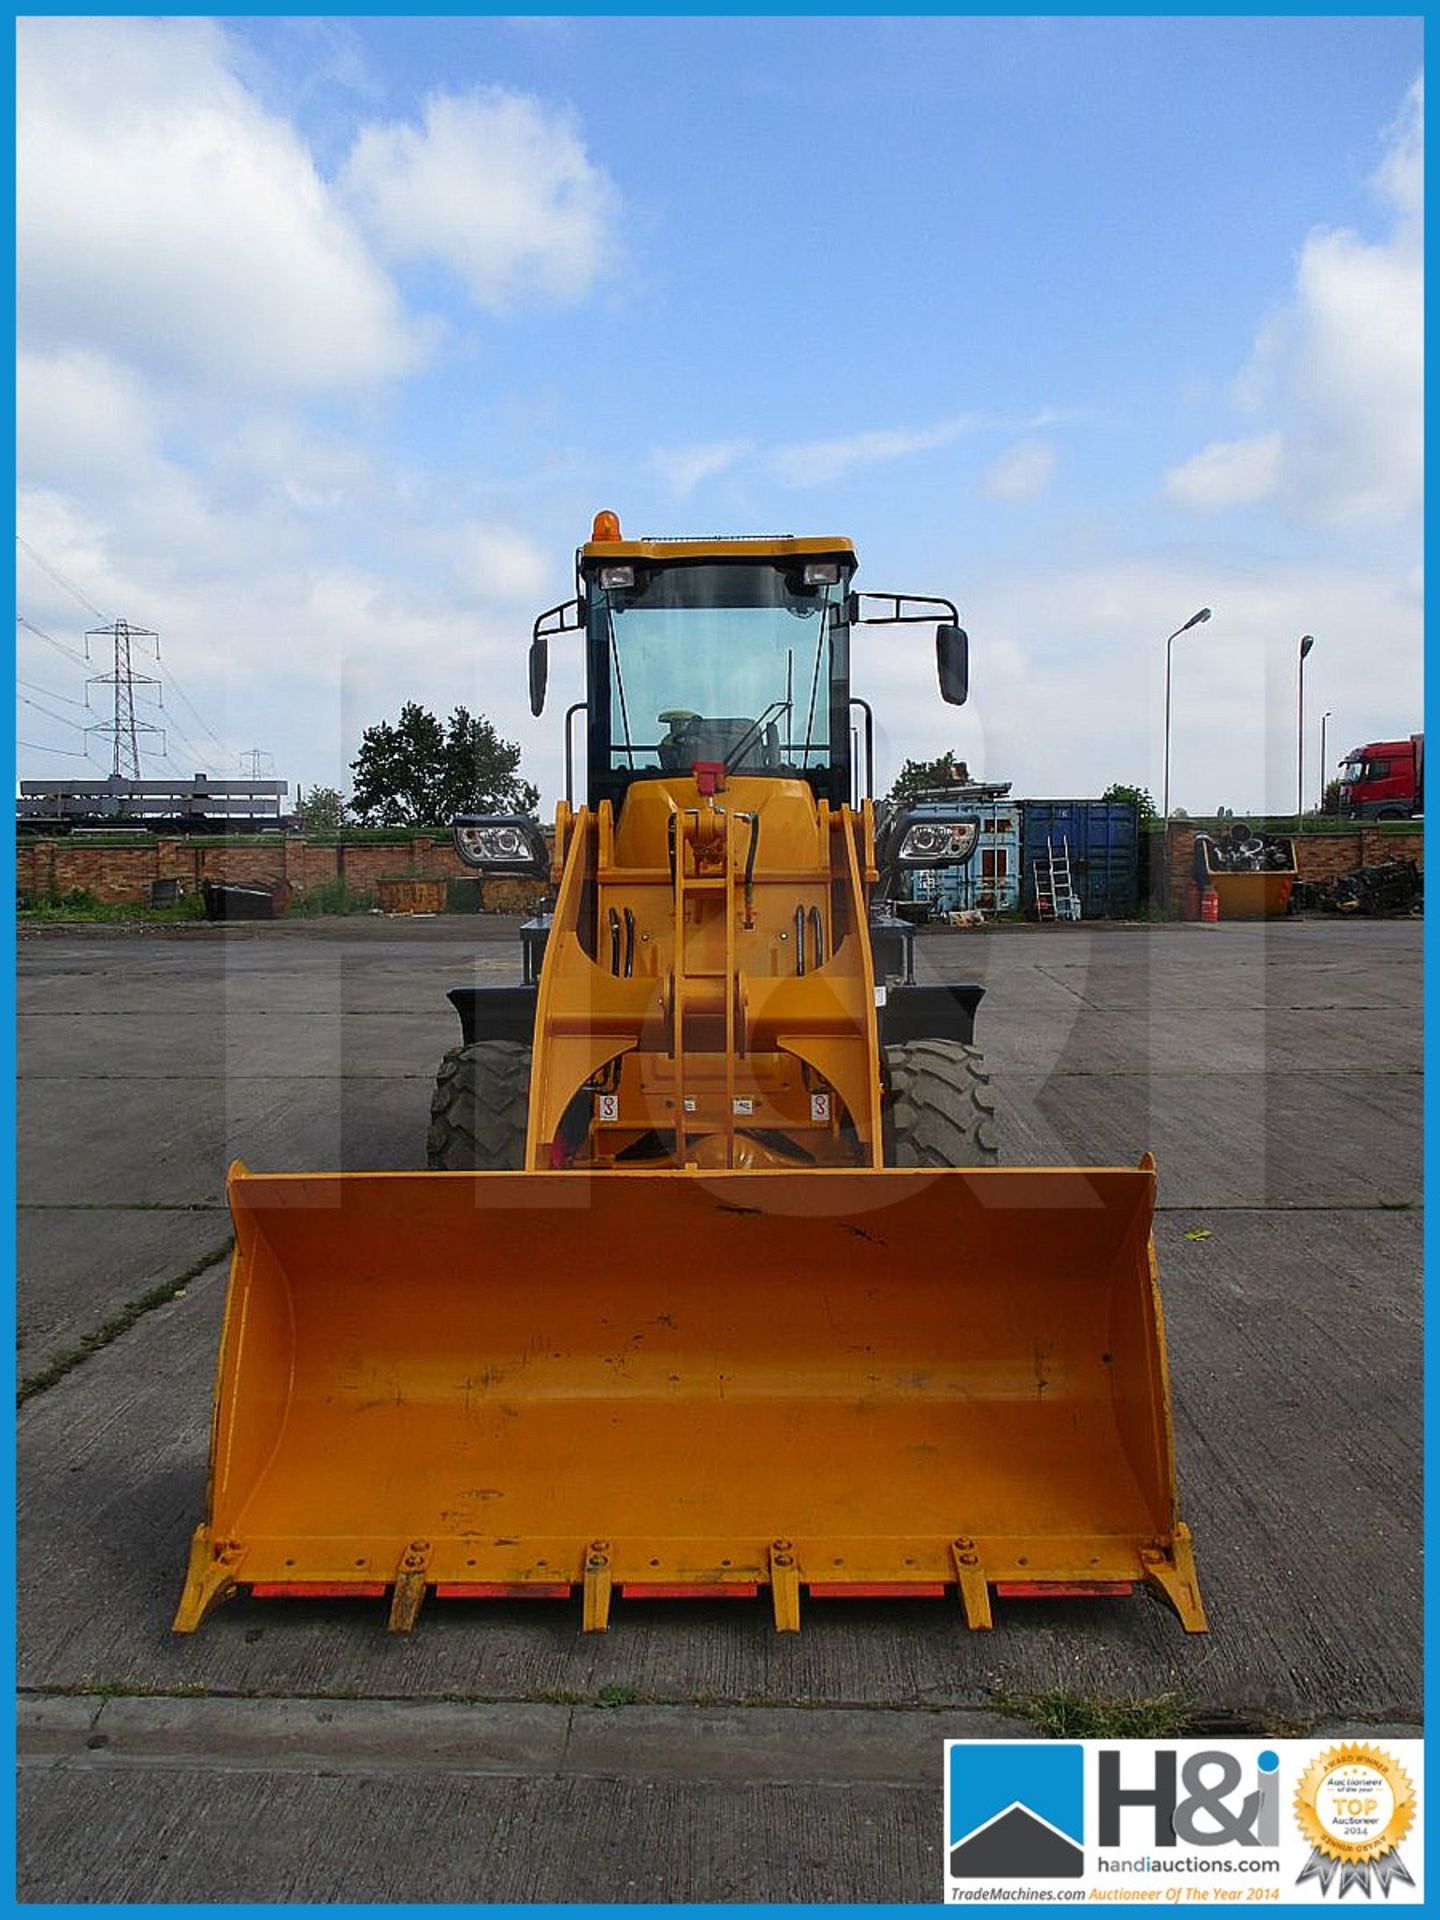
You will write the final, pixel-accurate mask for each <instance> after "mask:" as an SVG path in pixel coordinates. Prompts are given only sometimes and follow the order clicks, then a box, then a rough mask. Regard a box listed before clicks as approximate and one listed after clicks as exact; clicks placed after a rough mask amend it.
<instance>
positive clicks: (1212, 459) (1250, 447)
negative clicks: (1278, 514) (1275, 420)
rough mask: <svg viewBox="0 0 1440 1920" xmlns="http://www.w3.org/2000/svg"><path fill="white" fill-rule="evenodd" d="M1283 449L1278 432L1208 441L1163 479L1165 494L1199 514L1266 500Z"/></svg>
mask: <svg viewBox="0 0 1440 1920" xmlns="http://www.w3.org/2000/svg"><path fill="white" fill-rule="evenodd" d="M1283 452H1284V449H1283V446H1282V444H1281V439H1280V435H1279V434H1278V433H1261V434H1256V435H1255V436H1254V437H1253V438H1252V439H1249V440H1212V441H1211V443H1210V445H1209V446H1208V447H1202V448H1201V450H1200V452H1199V453H1197V454H1192V455H1191V457H1190V459H1188V460H1186V461H1185V462H1184V463H1183V464H1182V465H1181V466H1178V467H1174V468H1172V469H1171V471H1170V472H1169V473H1167V474H1166V476H1165V491H1166V493H1168V494H1169V495H1170V497H1171V499H1172V500H1178V501H1179V502H1180V503H1181V505H1182V506H1186V507H1194V508H1195V509H1196V510H1197V512H1200V513H1217V512H1219V511H1221V510H1222V509H1223V508H1225V507H1244V506H1253V505H1254V503H1255V502H1256V501H1257V500H1268V499H1269V497H1270V495H1271V494H1273V493H1274V491H1275V489H1276V487H1277V485H1278V484H1279V480H1280V463H1281V459H1282V456H1283Z"/></svg>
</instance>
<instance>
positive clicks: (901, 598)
mask: <svg viewBox="0 0 1440 1920" xmlns="http://www.w3.org/2000/svg"><path fill="white" fill-rule="evenodd" d="M865 600H883V601H885V602H887V603H888V605H889V606H890V608H891V609H892V611H890V612H889V613H861V611H860V606H861V603H862V602H863V601H865ZM906 605H908V606H912V607H940V608H942V609H943V610H944V611H945V612H946V613H947V614H948V615H949V616H950V625H951V626H953V627H958V626H959V624H960V610H959V608H958V607H957V606H956V605H955V602H954V601H953V600H942V599H939V598H938V597H936V596H934V595H931V594H928V593H869V592H866V593H852V594H851V596H850V608H849V612H850V624H851V625H852V626H859V627H925V626H930V625H932V624H933V622H934V621H935V619H936V615H935V614H933V613H902V612H901V611H900V609H901V607H902V606H906Z"/></svg>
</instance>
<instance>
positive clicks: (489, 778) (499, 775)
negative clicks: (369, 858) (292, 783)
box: [350, 700, 540, 827]
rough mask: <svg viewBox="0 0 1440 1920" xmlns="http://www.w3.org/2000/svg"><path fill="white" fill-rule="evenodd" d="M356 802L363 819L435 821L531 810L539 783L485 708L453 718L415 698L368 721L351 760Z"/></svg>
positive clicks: (387, 823) (395, 823)
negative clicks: (523, 773) (523, 774)
mask: <svg viewBox="0 0 1440 1920" xmlns="http://www.w3.org/2000/svg"><path fill="white" fill-rule="evenodd" d="M350 768H351V772H352V773H353V774H354V775H355V784H354V792H353V793H352V795H351V800H350V804H351V809H352V811H353V813H354V815H355V818H356V819H357V820H358V821H359V822H360V824H361V825H362V826H367V827H403V826H412V827H426V826H428V827H438V826H445V825H447V824H448V823H449V822H450V821H451V820H453V819H454V818H455V816H456V814H458V813H533V812H534V811H535V808H536V806H537V805H538V804H539V800H540V789H539V788H538V787H536V786H534V785H533V784H532V783H531V782H530V781H528V780H522V779H521V778H520V749H519V747H518V746H517V745H516V744H515V742H514V741H513V740H502V739H501V738H500V736H499V734H498V733H496V731H495V728H494V727H493V725H492V724H491V723H490V721H488V720H487V719H485V718H484V716H483V715H480V714H471V713H469V712H467V711H466V709H465V708H464V707H456V709H455V711H454V712H453V713H452V714H451V716H450V718H449V720H448V722H441V721H440V720H439V719H437V718H436V716H435V715H434V714H433V713H429V712H427V711H426V709H425V708H424V707H422V706H420V705H419V703H418V702H416V701H414V700H407V701H406V703H405V705H404V706H403V707H402V708H401V709H400V718H399V720H398V721H397V723H396V724H395V725H394V726H391V725H390V724H389V722H388V721H381V722H380V723H379V725H377V726H373V727H367V728H366V729H365V732H364V734H363V735H362V736H361V740H360V752H359V754H358V755H357V756H356V758H355V759H354V760H353V761H352V762H351V763H350Z"/></svg>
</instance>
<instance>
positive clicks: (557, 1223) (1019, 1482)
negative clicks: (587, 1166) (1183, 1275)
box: [175, 1167, 1204, 1630]
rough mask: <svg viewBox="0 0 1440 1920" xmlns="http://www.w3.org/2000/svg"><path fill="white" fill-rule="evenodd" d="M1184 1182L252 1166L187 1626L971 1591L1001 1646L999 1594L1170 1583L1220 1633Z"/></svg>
mask: <svg viewBox="0 0 1440 1920" xmlns="http://www.w3.org/2000/svg"><path fill="white" fill-rule="evenodd" d="M1154 1186H1155V1177H1154V1173H1153V1170H1152V1169H1150V1168H1149V1167H1142V1168H1140V1169H1126V1168H1096V1169H1091V1170H1086V1171H1080V1170H1077V1169H1073V1168H1072V1169H1048V1168H1047V1169H1030V1168H1024V1169H1009V1168H1005V1169H985V1170H964V1169H959V1170H954V1171H944V1172H936V1173H929V1172H925V1173H920V1172H905V1171H902V1170H899V1169H887V1170H883V1171H871V1170H859V1171H843V1170H825V1169H820V1170H806V1171H804V1172H789V1171H785V1172H781V1171H770V1172H760V1173H743V1172H733V1171H724V1170H717V1171H714V1172H689V1173H687V1172H683V1171H676V1170H664V1171H658V1172H633V1173H621V1174H614V1173H594V1174H589V1175H587V1174H575V1173H529V1172H526V1173H518V1174H505V1173H478V1174H463V1173H431V1174H423V1173H417V1174H409V1173H393V1174H386V1173H375V1174H360V1175H355V1174H329V1175H305V1174H282V1175H273V1176H265V1175H257V1174H251V1173H247V1172H246V1171H245V1170H244V1169H243V1168H239V1167H237V1168H236V1169H235V1170H234V1172H233V1173H232V1176H231V1184H230V1200H231V1206H232V1209H233V1211H234V1216H235V1225H236V1233H237V1248H236V1253H235V1263H234V1271H233V1275H232V1279H231V1288H230V1298H229V1302H228V1307H227V1313H226V1325H225V1333H224V1339H223V1344H222V1353H221V1361H220V1381H219V1392H218V1396H217V1412H216V1421H215V1432H214V1456H213V1468H212V1475H213V1477H212V1484H211V1490H210V1518H209V1521H208V1523H207V1524H206V1525H205V1526H204V1527H202V1528H201V1529H200V1530H199V1532H198V1533H197V1535H196V1537H195V1543H194V1548H193V1554H192V1561H191V1569H190V1578H189V1581H188V1584H187V1587H186V1591H185V1597H184V1600H183V1601H182V1604H181V1608H180V1612H179V1615H178V1616H177V1619H176V1623H175V1624H176V1626H177V1627H178V1628H180V1629H181V1630H188V1629H191V1628H194V1627H195V1626H197V1625H198V1624H199V1622H200V1620H201V1618H202V1617H203V1615H204V1613H205V1611H206V1610H207V1608H208V1607H209V1605H210V1604H211V1603H212V1602H214V1601H215V1600H217V1599H219V1598H220V1597H222V1595H223V1594H224V1593H225V1592H227V1591H228V1590H229V1589H230V1588H232V1587H233V1586H235V1585H237V1584H245V1585H250V1584H256V1585H259V1586H260V1587H261V1588H262V1589H263V1588H264V1587H265V1586H267V1585H271V1584H273V1585H277V1586H282V1587H285V1586H295V1585H299V1586H302V1587H303V1586H305V1585H306V1584H309V1583H314V1584H318V1585H319V1586H320V1587H322V1588H325V1589H340V1590H344V1589H345V1588H347V1587H348V1588H353V1589H356V1590H359V1591H362V1592H364V1591H367V1590H370V1591H374V1590H377V1589H378V1588H380V1587H382V1586H383V1587H389V1588H391V1589H392V1591H393V1592H394V1595H395V1599H394V1601H393V1602H392V1618H393V1617H394V1614H393V1609H394V1608H395V1607H398V1608H399V1609H400V1612H401V1615H402V1617H401V1618H400V1620H399V1621H398V1622H397V1624H400V1625H407V1624H408V1623H409V1622H408V1618H406V1617H404V1616H405V1615H406V1613H407V1599H406V1596H407V1594H411V1593H412V1590H413V1588H414V1587H415V1586H420V1587H422V1588H423V1587H424V1586H427V1585H434V1586H437V1587H438V1588H439V1589H440V1590H441V1591H442V1592H444V1591H445V1590H446V1589H447V1588H450V1589H459V1590H461V1591H462V1592H463V1591H464V1590H465V1589H467V1588H468V1589H472V1590H478V1591H481V1592H484V1591H487V1590H495V1589H499V1590H502V1591H506V1590H510V1589H517V1590H526V1589H528V1590H531V1591H536V1592H546V1591H548V1592H552V1593H553V1592H554V1591H555V1590H556V1589H557V1588H567V1589H568V1588H579V1589H580V1590H582V1591H583V1592H584V1593H585V1595H586V1612H587V1624H588V1625H589V1626H591V1627H601V1626H603V1625H604V1624H605V1621H606V1615H607V1612H608V1600H609V1595H610V1593H611V1591H612V1590H613V1589H614V1588H616V1587H619V1588H624V1587H626V1586H629V1587H632V1588H634V1587H638V1588H640V1589H642V1590H643V1589H645V1588H647V1587H660V1588H681V1589H686V1588H690V1589H698V1590H702V1591H708V1590H711V1589H715V1588H725V1587H733V1588H736V1589H740V1590H743V1589H746V1588H753V1587H756V1586H759V1585H767V1586H770V1587H771V1589H772V1598H773V1600H774V1605H775V1611H776V1621H777V1625H779V1626H782V1627H788V1626H796V1625H798V1624H799V1614H798V1607H799V1596H800V1592H801V1591H802V1589H803V1588H804V1587H813V1588H819V1589H822V1590H823V1589H824V1588H825V1587H827V1586H836V1587H841V1588H844V1587H847V1586H857V1585H858V1586H862V1587H863V1586H875V1585H881V1586H884V1587H894V1588H900V1589H904V1588H906V1587H912V1588H914V1589H915V1590H916V1591H923V1590H924V1589H925V1588H926V1587H929V1586H933V1585H937V1584H944V1585H946V1586H950V1587H954V1588H955V1589H956V1590H957V1592H958V1595H959V1598H960V1601H961V1604H962V1605H963V1609H964V1613H965V1616H966V1617H967V1618H968V1620H969V1623H970V1625H972V1626H976V1627H983V1626H988V1625H989V1624H990V1607H989V1598H988V1593H987V1585H988V1584H993V1583H995V1582H997V1581H998V1582H1002V1583H1003V1582H1008V1581H1013V1582H1020V1583H1028V1582H1040V1583H1049V1582H1054V1583H1061V1584H1069V1583H1080V1584H1082V1585H1088V1584H1090V1583H1095V1582H1115V1581H1136V1580H1149V1581H1152V1582H1154V1583H1156V1584H1157V1585H1158V1586H1159V1587H1160V1588H1162V1589H1163V1591H1164V1592H1165V1593H1166V1594H1168V1596H1169V1597H1170V1599H1171V1600H1172V1601H1173V1602H1174V1604H1175V1605H1176V1607H1177V1608H1178V1610H1179V1611H1180V1614H1181V1618H1182V1619H1183V1620H1184V1622H1185V1625H1186V1626H1187V1627H1190V1628H1193V1629H1198V1628H1200V1627H1202V1626H1203V1625H1204V1616H1203V1613H1202V1611H1201V1607H1200V1600H1199V1595H1198V1592H1197V1589H1196V1586H1195V1579H1194V1573H1193V1568H1192V1566H1191V1562H1190V1555H1189V1545H1188V1539H1187V1536H1186V1533H1185V1530H1184V1528H1183V1527H1181V1526H1180V1525H1179V1524H1178V1523H1177V1519H1176V1514H1175V1504H1174V1491H1173V1488H1174V1468H1173V1460H1172V1451H1171V1435H1170V1418H1169V1403H1168V1392H1167V1387H1166V1378H1165V1363H1164V1348H1163V1338H1162V1332H1161V1320H1160V1302H1159V1295H1158V1291H1157V1288H1156V1285H1155V1275H1154V1268H1153V1261H1152V1255H1151V1251H1150V1217H1151V1209H1152V1205H1153V1198H1154ZM782 1562H783V1563H784V1564H780V1565H779V1571H780V1575H781V1577H780V1578H779V1579H778V1581H777V1579H776V1568H777V1564H779V1563H782ZM787 1566H788V1567H789V1568H790V1569H793V1576H794V1577H793V1579H790V1578H786V1577H785V1576H786V1568H787ZM407 1575H408V1576H410V1580H409V1586H407ZM412 1597H413V1596H412Z"/></svg>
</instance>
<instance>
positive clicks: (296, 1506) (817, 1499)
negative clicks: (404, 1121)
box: [175, 542, 1204, 1631]
mask: <svg viewBox="0 0 1440 1920" xmlns="http://www.w3.org/2000/svg"><path fill="white" fill-rule="evenodd" d="M823 544H824V545H826V546H827V548H832V549H833V546H834V543H833V542H830V543H823ZM709 785H713V786H714V790H713V791H706V790H704V789H705V788H706V787H707V786H709ZM874 877H875V875H874V849H873V821H872V818H871V813H870V808H869V804H868V802H867V803H865V804H864V805H863V806H861V807H860V808H858V809H852V808H849V807H838V808H831V807H830V806H828V805H827V804H825V803H824V802H823V801H817V800H816V798H815V797H814V795H813V794H812V792H811V790H810V787H809V786H808V785H807V784H806V783H805V782H804V781H801V780H798V779H787V778H779V777H775V778H771V777H760V776H755V777H745V776H742V775H733V776H731V777H730V778H728V779H726V778H724V777H723V775H722V776H721V777H720V778H719V779H718V781H712V780H706V779H704V778H700V777H695V776H692V777H669V776H667V777H663V778H653V779H645V780H638V781H636V782H634V783H633V784H632V785H631V786H630V788H629V790H628V792H627V794H626V798H625V803H624V806H623V809H622V812H621V817H620V819H619V820H618V821H617V820H616V819H615V818H614V817H613V815H612V811H611V808H610V805H609V803H608V802H605V803H602V804H601V806H600V807H599V808H598V809H597V810H596V811H595V812H594V813H592V812H590V811H588V810H586V809H581V810H579V811H578V812H574V813H572V812H570V811H569V810H568V809H567V808H564V807H562V808H561V810H560V814H559V818H558V821H557V833H556V847H555V872H554V878H555V882H556V902H555V910H554V919H553V925H552V927H551V930H550V935H549V941H548V945H547V949H546V954H545V962H544V968H543V972H542V976H541V981H540V986H539V994H538V1003H537V1012H536V1019H535V1035H534V1055H533V1060H534V1064H533V1069H532V1080H531V1090H530V1109H529V1135H528V1140H527V1142H526V1147H525V1165H524V1167H523V1169H520V1170H517V1171H515V1172H479V1173H415V1174H410V1173H394V1174H387V1173H344V1174H334V1175H305V1174H289V1175H273V1176H272V1175H259V1174H252V1173H249V1172H247V1171H246V1170H245V1169H244V1168H243V1167H236V1168H235V1169H234V1170H233V1172H232V1175H231V1182H230V1204H231V1209H232V1212H233V1215H234V1221H235V1230H236V1252H235V1258H234V1266H233V1271H232V1275H231V1281H230V1290H229V1297H228V1301H227V1307H226V1320H225V1331H224V1336H223V1342H222V1350H221V1355H220V1365H219V1378H218V1383H217V1391H216V1402H215V1420H214V1432H213V1448H212V1467H211V1485H210V1495H209V1508H208V1514H207V1518H206V1522H205V1524H204V1525H203V1526H202V1527H200V1529H199V1530H198V1532H197V1533H196V1535H195V1539H194V1543H193V1548H192V1554H191V1561H190V1570H189V1577H188V1579H187V1583H186V1586H185V1591H184V1596H183V1598H182V1600H181V1604H180V1609H179V1612H178V1614H177V1616H176V1620H175V1625H176V1628H177V1629H178V1630H180V1631H190V1630H193V1629H194V1628H195V1627H196V1626H198V1624H199V1623H200V1621H201V1619H202V1618H203V1616H204V1614H205V1613H206V1611H207V1610H208V1608H209V1607H210V1606H211V1605H212V1604H213V1603H214V1602H215V1601H216V1600H218V1599H220V1598H222V1597H223V1596H224V1595H225V1594H226V1593H228V1592H229V1591H231V1590H233V1589H235V1588H236V1587H250V1588H252V1589H253V1590H254V1591H256V1592H257V1593H259V1594H265V1593H267V1592H278V1593H291V1594H293V1593H297V1592H298V1593H305V1592H312V1593H324V1594H344V1593H359V1594H372V1595H377V1596H378V1595H379V1594H382V1593H388V1594H389V1596H390V1620H391V1624H392V1626H394V1627H397V1628H406V1627H408V1626H410V1625H411V1624H412V1622H413V1621H414V1618H415V1615H416V1612H417V1610H418V1608H419V1605H420V1602H421V1600H422V1598H423V1597H424V1595H425V1594H426V1593H427V1592H429V1591H432V1590H433V1591H435V1592H437V1593H438V1594H440V1595H442V1596H463V1595H466V1594H470V1595H475V1596H487V1595H488V1596H493V1595H532V1594H533V1595H537V1596H558V1595H560V1594H563V1593H569V1592H572V1591H575V1590H578V1591H579V1592H580V1593H581V1594H582V1595H583V1619H584V1624H585V1625H586V1627H588V1628H591V1629H599V1628H603V1627H604V1626H605V1624H606V1622H607V1619H608V1616H609V1609H610V1603H611V1598H612V1595H615V1594H621V1595H623V1594H625V1593H627V1592H628V1593H630V1594H644V1593H647V1592H649V1593H664V1594H667V1595H672V1596H683V1595H728V1594H732V1593H733V1594H739V1595H745V1594H749V1593H752V1592H755V1591H757V1590H758V1589H760V1588H762V1587H763V1588H767V1589H768V1590H769V1593H770V1596H771V1600H772V1602H773V1607H774V1614H775V1622H776V1625H777V1627H779V1628H781V1629H783V1630H789V1629H793V1628H796V1627H798V1625H799V1623H800V1609H801V1605H802V1600H806V1601H807V1602H808V1598H810V1597H814V1598H824V1597H827V1596H830V1595H835V1596H840V1595H844V1594H858V1593H874V1592H876V1591H880V1592H885V1593H913V1594H917V1595H920V1594H932V1593H938V1592H941V1591H948V1592H950V1593H952V1594H953V1595H954V1596H955V1597H956V1602H957V1605H958V1606H959V1608H960V1609H961V1611H962V1613H963V1617H964V1618H965V1619H966V1620H968V1622H969V1624H970V1625H971V1626H972V1627H987V1626H989V1625H990V1622H991V1611H990V1596H991V1592H992V1590H993V1589H994V1588H996V1587H997V1586H998V1587H999V1588H1000V1590H1001V1591H1002V1592H1003V1591H1005V1589H1006V1587H1007V1585H1008V1586H1013V1587H1016V1588H1018V1589H1021V1590H1038V1591H1042V1592H1043V1591H1052V1590H1061V1591H1064V1590H1071V1591H1086V1592H1091V1591H1095V1590H1097V1589H1099V1590H1104V1589H1106V1588H1107V1587H1109V1588H1112V1589H1113V1587H1114V1586H1115V1585H1116V1584H1124V1583H1131V1582H1136V1581H1141V1582H1148V1583H1150V1584H1152V1585H1154V1586H1156V1587H1157V1588H1158V1589H1160V1590H1161V1591H1163V1592H1164V1593H1165V1594H1166V1595H1167V1596H1168V1598H1169V1599H1170V1601H1171V1602H1172V1603H1173V1605H1174V1606H1175V1607H1176V1609H1177V1610H1178V1612H1179V1614H1180V1617H1181V1619H1182V1621H1183V1622H1184V1624H1185V1626H1186V1627H1187V1628H1190V1629H1192V1630H1196V1631H1198V1630H1200V1629H1202V1628H1203V1626H1204V1614H1203V1612H1202V1609H1201V1604H1200V1599H1199V1594H1198V1591H1197V1588H1196V1584H1195V1577H1194V1570H1193V1566H1192V1563H1191V1557H1190V1548H1189V1538H1188V1534H1187V1532H1186V1530H1185V1528H1184V1527H1183V1526H1182V1525H1181V1524H1180V1522H1179V1520H1178V1518H1177V1513H1176V1504H1175V1477H1174V1462H1173V1453H1172V1441H1171V1425H1170V1406H1169V1393H1168V1387H1167V1381H1166V1370H1165V1352H1164V1338H1163V1330H1162V1324H1161V1312H1160V1299H1159V1292H1158V1288H1157V1284H1156V1277H1155V1269H1154V1256H1153V1251H1152V1246H1151V1238H1150V1226H1151V1215H1152V1211H1153V1205H1154V1190H1155V1175H1154V1170H1153V1165H1152V1164H1151V1163H1150V1162H1149V1161H1148V1160H1147V1161H1146V1162H1144V1163H1142V1165H1141V1166H1140V1167H1139V1168H1100V1169H1077V1168H1069V1169H1064V1168H1060V1169H999V1168H980V1169H943V1170H924V1171H916V1170H907V1169H904V1168H900V1167H896V1166H893V1165H887V1164H886V1145H885V1127H884V1116H883V1101H882V1080H881V1073H880V1059H881V1056H880V1046H879V1038H878V1032H877V1019H876V1002H877V982H876V979H875V975H874V969H873V965H872V959H871V945H870V939H869V935H868V929H867V908H866V893H867V888H868V886H869V885H870V883H871V882H872V881H873V879H874ZM879 991H883V987H882V988H880V989H879Z"/></svg>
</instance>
